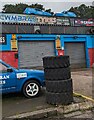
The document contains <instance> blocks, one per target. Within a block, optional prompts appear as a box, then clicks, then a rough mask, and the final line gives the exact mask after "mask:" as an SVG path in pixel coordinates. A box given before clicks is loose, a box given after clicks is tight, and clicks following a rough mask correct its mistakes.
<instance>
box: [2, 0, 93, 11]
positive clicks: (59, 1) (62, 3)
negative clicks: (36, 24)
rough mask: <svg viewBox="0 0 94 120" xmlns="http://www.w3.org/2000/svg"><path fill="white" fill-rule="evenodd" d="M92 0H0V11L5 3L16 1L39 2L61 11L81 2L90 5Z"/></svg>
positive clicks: (45, 6) (47, 7)
mask: <svg viewBox="0 0 94 120" xmlns="http://www.w3.org/2000/svg"><path fill="white" fill-rule="evenodd" d="M19 1H20V2H19ZM92 2H93V0H4V2H3V0H0V3H1V4H0V12H1V11H2V8H3V6H4V5H5V4H18V3H26V4H35V3H40V4H42V5H43V6H44V8H46V9H49V8H50V9H51V10H52V11H53V12H62V11H65V10H69V9H70V8H71V7H77V6H79V5H81V4H85V5H87V6H91V5H92Z"/></svg>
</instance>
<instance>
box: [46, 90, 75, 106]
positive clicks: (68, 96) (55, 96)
mask: <svg viewBox="0 0 94 120" xmlns="http://www.w3.org/2000/svg"><path fill="white" fill-rule="evenodd" d="M46 102H47V103H49V104H53V105H58V104H63V105H68V104H70V103H72V102H73V92H66V93H51V92H46Z"/></svg>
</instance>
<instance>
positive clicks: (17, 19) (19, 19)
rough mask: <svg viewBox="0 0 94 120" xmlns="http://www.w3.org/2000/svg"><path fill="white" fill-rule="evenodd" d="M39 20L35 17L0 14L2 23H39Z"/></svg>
mask: <svg viewBox="0 0 94 120" xmlns="http://www.w3.org/2000/svg"><path fill="white" fill-rule="evenodd" d="M37 21H38V20H37V18H36V16H34V15H22V14H4V13H0V22H7V23H8V22H10V23H37Z"/></svg>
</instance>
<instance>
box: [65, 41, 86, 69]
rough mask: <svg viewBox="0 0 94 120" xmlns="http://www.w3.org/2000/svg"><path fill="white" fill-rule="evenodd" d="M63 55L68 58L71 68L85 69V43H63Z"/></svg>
mask: <svg viewBox="0 0 94 120" xmlns="http://www.w3.org/2000/svg"><path fill="white" fill-rule="evenodd" d="M64 46H65V47H64V48H65V49H64V50H65V55H69V56H70V63H71V67H72V68H81V67H86V57H85V56H86V55H85V43H84V42H83V43H65V45H64Z"/></svg>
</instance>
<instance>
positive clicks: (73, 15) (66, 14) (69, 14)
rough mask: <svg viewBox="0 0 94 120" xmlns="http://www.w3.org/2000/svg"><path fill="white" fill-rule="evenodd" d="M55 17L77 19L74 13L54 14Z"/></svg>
mask: <svg viewBox="0 0 94 120" xmlns="http://www.w3.org/2000/svg"><path fill="white" fill-rule="evenodd" d="M55 16H57V17H77V16H76V14H75V13H74V12H68V11H63V12H61V13H55Z"/></svg>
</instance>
